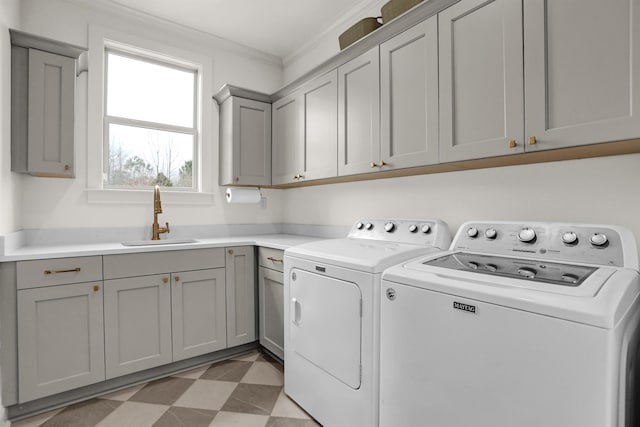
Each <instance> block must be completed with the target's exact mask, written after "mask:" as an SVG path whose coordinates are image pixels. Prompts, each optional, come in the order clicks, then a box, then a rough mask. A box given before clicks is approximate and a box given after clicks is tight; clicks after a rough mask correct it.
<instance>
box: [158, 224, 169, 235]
mask: <svg viewBox="0 0 640 427" xmlns="http://www.w3.org/2000/svg"><path fill="white" fill-rule="evenodd" d="M164 225H166V227H165V228H163V229H162V230H160V232H161V233H170V231H169V223H168V222H165V223H164Z"/></svg>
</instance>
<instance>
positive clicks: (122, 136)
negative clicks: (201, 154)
mask: <svg viewBox="0 0 640 427" xmlns="http://www.w3.org/2000/svg"><path fill="white" fill-rule="evenodd" d="M193 139H194V137H193V135H190V134H183V133H177V132H166V131H161V130H155V129H144V128H137V127H131V126H123V125H116V124H109V162H108V171H107V182H106V184H107V185H113V186H115V185H118V186H120V185H122V186H151V185H156V184H158V185H160V186H165V187H180V188H185V187H186V188H192V187H193V150H194V141H193Z"/></svg>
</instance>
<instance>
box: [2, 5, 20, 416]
mask: <svg viewBox="0 0 640 427" xmlns="http://www.w3.org/2000/svg"><path fill="white" fill-rule="evenodd" d="M9 28H15V29H19V28H20V1H19V0H0V234H3V233H8V232H12V231H14V230H17V229H18V228H19V227H20V224H19V219H18V218H19V217H20V215H19V211H18V209H19V203H18V200H19V193H18V189H17V186H18V182H19V180H18V178H17V177H16V176H15V175H14V174H13V173H11V41H10V38H9ZM1 327H2V325H0V328H1ZM0 345H1V344H0ZM1 377H2V373H0V388H1V387H2V382H1ZM5 416H6V414H5V409H4V407H3V406H2V401H1V400H0V426H9V422H8V421H7V420H6V419H5Z"/></svg>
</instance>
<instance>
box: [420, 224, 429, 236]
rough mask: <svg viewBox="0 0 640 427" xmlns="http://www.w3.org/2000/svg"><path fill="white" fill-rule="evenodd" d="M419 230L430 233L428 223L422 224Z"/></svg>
mask: <svg viewBox="0 0 640 427" xmlns="http://www.w3.org/2000/svg"><path fill="white" fill-rule="evenodd" d="M420 231H421V232H423V233H424V234H427V233H430V232H431V226H430V225H429V224H424V225H423V226H422V227H420Z"/></svg>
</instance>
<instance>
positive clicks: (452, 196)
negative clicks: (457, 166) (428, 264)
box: [283, 154, 640, 242]
mask: <svg viewBox="0 0 640 427" xmlns="http://www.w3.org/2000/svg"><path fill="white" fill-rule="evenodd" d="M284 203H285V205H286V206H287V207H288V208H287V209H286V210H285V211H284V219H283V222H286V223H300V224H330V225H349V224H352V223H354V222H355V221H356V220H357V219H359V218H362V217H402V218H440V219H443V220H444V221H446V222H447V223H448V224H449V226H450V228H451V231H452V233H453V232H455V231H456V230H457V228H458V227H459V226H460V225H461V224H462V223H463V222H464V221H467V220H514V221H521V220H529V221H557V222H582V223H596V224H617V225H621V226H624V227H627V228H629V229H631V230H632V231H633V232H634V234H635V235H636V238H637V239H638V241H639V242H640V154H630V155H624V156H613V157H601V158H593V159H584V160H569V161H562V162H552V163H544V164H536V165H524V166H509V167H501V168H493V169H480V170H471V171H459V172H449V173H441V174H433V175H422V176H415V177H403V178H391V179H380V180H374V181H360V182H353V183H346V184H332V185H323V186H318V187H305V188H297V189H291V190H287V191H286V193H285V197H284Z"/></svg>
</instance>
